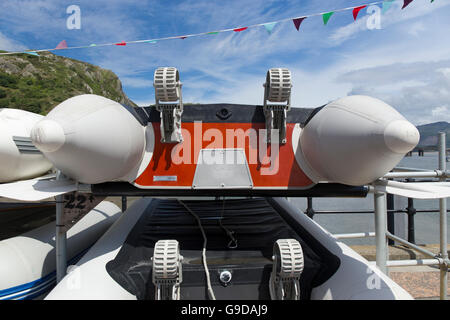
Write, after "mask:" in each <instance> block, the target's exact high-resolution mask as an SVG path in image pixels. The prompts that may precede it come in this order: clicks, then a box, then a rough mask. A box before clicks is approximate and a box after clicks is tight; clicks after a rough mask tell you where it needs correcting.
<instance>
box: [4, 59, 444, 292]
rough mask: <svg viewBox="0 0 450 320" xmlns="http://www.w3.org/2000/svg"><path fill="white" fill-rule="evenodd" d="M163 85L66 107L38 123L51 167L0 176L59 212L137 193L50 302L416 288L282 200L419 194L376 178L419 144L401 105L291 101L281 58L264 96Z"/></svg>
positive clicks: (16, 193) (170, 76)
mask: <svg viewBox="0 0 450 320" xmlns="http://www.w3.org/2000/svg"><path fill="white" fill-rule="evenodd" d="M154 87H155V100H156V104H155V106H151V107H145V108H131V107H127V106H123V105H121V104H119V103H117V102H115V101H112V100H110V99H106V98H104V97H100V96H97V95H80V96H76V97H73V98H70V99H68V100H66V101H64V102H62V103H61V104H59V105H58V106H56V107H55V108H54V109H53V110H52V111H51V112H50V113H49V114H48V115H47V116H45V117H44V118H42V119H40V120H39V121H38V122H36V123H35V124H34V126H33V127H32V128H31V131H30V140H31V143H32V144H33V146H35V147H36V148H37V149H38V150H39V151H40V152H41V153H42V154H43V155H44V157H45V158H46V159H47V160H48V161H49V162H50V163H51V164H52V165H53V166H54V168H55V169H57V170H58V171H59V174H58V177H57V178H56V179H52V178H50V179H44V178H43V179H40V178H36V179H32V180H25V181H17V182H12V183H8V184H3V185H0V196H4V197H8V198H12V199H17V200H25V201H37V200H42V199H45V198H48V197H53V196H55V197H58V198H59V199H60V200H61V201H59V202H58V208H59V209H60V212H61V213H62V214H63V215H64V214H66V211H67V212H69V211H71V210H72V209H73V208H74V207H78V206H81V208H83V207H84V202H85V201H86V199H90V200H89V201H91V202H94V200H95V199H96V198H101V197H105V196H111V195H114V196H144V198H143V199H140V200H138V201H136V202H135V203H134V204H133V205H132V206H131V207H130V208H129V209H128V210H126V212H125V213H124V215H123V216H121V218H120V219H119V220H118V221H116V222H115V223H114V225H113V226H112V227H111V228H110V229H109V230H108V231H107V232H106V233H105V234H104V235H103V236H102V237H101V239H100V240H99V241H98V242H97V243H96V244H95V245H94V246H93V247H92V248H91V249H90V250H89V251H88V252H87V253H86V254H85V255H84V256H83V258H82V259H81V260H80V261H79V262H78V263H77V264H76V265H77V267H76V268H74V269H73V271H72V272H69V273H68V274H67V275H66V276H65V277H64V278H63V279H62V280H61V282H60V283H59V284H58V285H57V286H56V288H55V289H54V290H52V291H51V293H50V294H49V295H48V296H47V299H158V300H170V299H205V298H208V299H215V298H217V299H230V298H232V299H277V300H279V299H281V300H290V299H292V300H298V299H409V298H411V297H410V295H409V294H408V293H406V292H405V291H404V290H403V289H402V288H400V287H399V286H398V285H396V284H395V283H394V282H393V281H392V280H390V279H389V278H388V277H387V276H385V275H384V274H382V272H380V271H379V270H378V269H377V268H376V267H374V266H371V265H370V264H369V263H368V262H367V261H366V260H364V259H363V258H362V257H361V256H359V255H358V254H357V253H356V252H354V251H353V250H351V249H350V248H348V247H347V246H346V245H344V244H343V243H341V242H339V241H337V240H336V239H335V238H333V237H332V235H330V234H329V233H328V232H326V231H325V230H323V229H322V228H321V227H320V226H319V225H317V224H316V223H315V222H314V221H311V220H310V219H309V218H308V217H307V216H305V215H304V214H302V213H301V212H300V211H299V210H297V209H296V208H294V207H292V206H291V205H290V204H289V203H288V202H287V200H285V199H283V197H301V196H354V195H355V194H358V195H359V196H365V195H366V194H367V192H368V190H369V188H371V190H372V191H373V190H374V189H375V190H378V189H376V188H377V187H378V188H384V189H383V190H384V191H380V192H391V193H395V192H397V190H401V192H402V195H404V194H405V192H406V193H408V192H410V191H408V190H409V189H408V186H409V185H408V184H406V183H400V182H395V185H393V184H392V183H394V182H392V183H391V181H387V180H382V181H381V182H382V183H381V185H377V183H378V181H377V180H378V179H380V178H382V177H383V176H384V175H385V174H386V173H387V172H389V171H390V170H392V169H393V168H394V167H395V166H396V165H397V164H398V162H400V160H401V159H402V158H403V156H404V155H405V154H406V153H407V152H409V151H410V150H412V149H413V148H414V147H415V146H416V145H417V143H418V141H419V133H418V130H417V128H415V126H414V125H412V124H411V123H410V122H409V121H407V120H406V119H405V118H404V117H403V116H402V115H401V114H400V113H398V112H397V111H396V110H395V109H394V108H392V107H391V106H389V105H387V104H386V103H384V102H383V101H380V100H378V99H375V98H372V97H368V96H348V97H344V98H341V99H338V100H336V101H332V102H330V103H328V104H326V105H324V106H321V107H318V108H311V109H305V108H293V107H291V88H292V84H291V74H290V72H289V70H287V69H283V68H273V69H270V70H269V71H268V72H267V74H266V82H265V83H264V99H263V105H237V104H224V103H221V104H195V105H184V104H183V99H182V90H181V88H182V84H181V81H180V76H179V73H178V71H177V70H176V69H175V68H170V67H164V68H158V69H157V70H156V71H155V75H154ZM369 185H370V186H369ZM424 188H425V187H424ZM427 188H429V191H430V192H429V193H433V192H439V197H445V196H448V194H449V189H448V188H443V187H438V186H434V185H433V186H431V187H427ZM410 189H411V188H410ZM413 189H414V188H413ZM416 189H417V187H416V188H415V189H414V190H415V191H417V190H416ZM386 190H387V191H386ZM405 190H406V191H405ZM63 195H64V198H63ZM433 196H435V194H433ZM157 197H164V198H165V199H161V198H157ZM180 197H187V198H188V199H190V200H181V198H180ZM193 197H212V199H211V198H209V199H207V198H202V199H201V200H193ZM230 197H238V198H236V199H232V198H230ZM274 197H279V198H274ZM183 199H184V198H183ZM79 200H80V201H79ZM78 213H79V214H80V215H82V214H85V213H86V210H83V209H80V211H79V212H78Z"/></svg>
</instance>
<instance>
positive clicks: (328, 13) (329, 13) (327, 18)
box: [322, 11, 334, 25]
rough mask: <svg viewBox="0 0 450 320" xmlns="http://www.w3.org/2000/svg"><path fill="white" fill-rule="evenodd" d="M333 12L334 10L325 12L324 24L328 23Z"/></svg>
mask: <svg viewBox="0 0 450 320" xmlns="http://www.w3.org/2000/svg"><path fill="white" fill-rule="evenodd" d="M333 14H334V11H330V12H327V13H324V14H323V15H322V18H323V24H324V25H327V23H328V20H330V18H331V16H332V15H333Z"/></svg>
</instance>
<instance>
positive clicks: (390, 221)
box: [386, 193, 395, 246]
mask: <svg viewBox="0 0 450 320" xmlns="http://www.w3.org/2000/svg"><path fill="white" fill-rule="evenodd" d="M386 204H387V210H392V211H393V210H394V195H393V194H391V193H388V194H387V195H386ZM392 211H391V212H389V211H387V230H388V231H389V232H390V233H392V234H395V217H394V215H395V213H394V212H392ZM394 244H395V241H394V240H391V239H388V245H390V246H393V245H394Z"/></svg>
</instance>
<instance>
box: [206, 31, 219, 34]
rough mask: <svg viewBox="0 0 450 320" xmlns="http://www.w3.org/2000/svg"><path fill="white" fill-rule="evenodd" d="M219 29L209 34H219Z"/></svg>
mask: <svg viewBox="0 0 450 320" xmlns="http://www.w3.org/2000/svg"><path fill="white" fill-rule="evenodd" d="M218 33H219V32H218V31H213V32H208V33H207V34H218Z"/></svg>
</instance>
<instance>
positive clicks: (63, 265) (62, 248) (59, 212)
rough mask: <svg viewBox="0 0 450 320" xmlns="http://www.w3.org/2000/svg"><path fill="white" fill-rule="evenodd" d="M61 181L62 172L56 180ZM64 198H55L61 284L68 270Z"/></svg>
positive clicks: (57, 271) (57, 252)
mask: <svg viewBox="0 0 450 320" xmlns="http://www.w3.org/2000/svg"><path fill="white" fill-rule="evenodd" d="M60 179H61V172H59V171H58V172H57V174H56V180H60ZM63 200H64V197H63V196H62V195H59V196H56V197H55V202H56V204H55V206H56V235H55V242H56V282H57V283H58V282H60V281H61V279H62V278H64V276H65V275H66V270H67V232H66V230H65V225H64V216H63V214H64V201H63Z"/></svg>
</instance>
